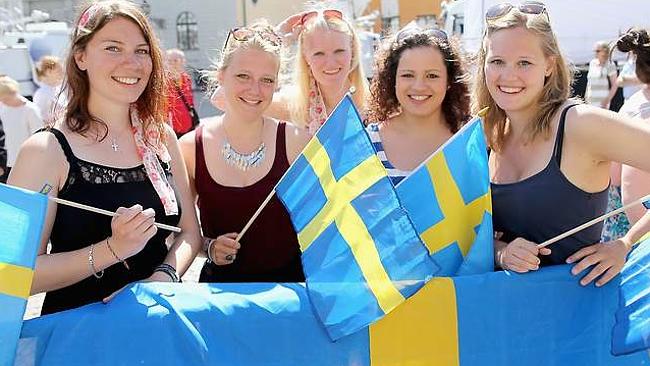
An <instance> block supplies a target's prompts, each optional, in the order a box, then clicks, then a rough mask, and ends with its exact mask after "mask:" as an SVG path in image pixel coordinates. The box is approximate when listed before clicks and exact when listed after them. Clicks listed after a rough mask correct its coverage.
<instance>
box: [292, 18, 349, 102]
mask: <svg viewBox="0 0 650 366" xmlns="http://www.w3.org/2000/svg"><path fill="white" fill-rule="evenodd" d="M302 50H303V55H304V57H305V61H306V62H307V64H308V65H309V68H310V69H311V72H312V74H313V75H314V78H315V79H316V82H318V85H319V87H320V88H321V89H324V88H325V89H327V88H334V89H335V90H338V89H341V88H342V87H345V86H346V82H347V80H348V74H349V73H350V70H351V65H352V37H351V36H350V35H348V34H345V33H343V32H339V31H336V30H332V29H330V30H325V31H321V30H320V29H319V30H317V31H312V32H311V33H308V34H305V35H303V46H302Z"/></svg>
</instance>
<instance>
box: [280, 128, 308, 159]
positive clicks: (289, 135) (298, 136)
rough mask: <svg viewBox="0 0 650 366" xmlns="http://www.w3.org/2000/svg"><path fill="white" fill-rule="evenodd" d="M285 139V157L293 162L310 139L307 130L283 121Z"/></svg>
mask: <svg viewBox="0 0 650 366" xmlns="http://www.w3.org/2000/svg"><path fill="white" fill-rule="evenodd" d="M285 125H286V127H285V131H286V141H287V159H288V160H289V162H290V163H291V162H293V161H294V160H295V159H296V158H297V157H298V154H300V152H301V151H302V149H303V148H304V147H305V145H307V143H308V142H309V140H310V139H311V135H310V134H309V132H308V131H307V130H306V129H304V128H301V127H299V126H296V125H294V124H293V123H290V122H285Z"/></svg>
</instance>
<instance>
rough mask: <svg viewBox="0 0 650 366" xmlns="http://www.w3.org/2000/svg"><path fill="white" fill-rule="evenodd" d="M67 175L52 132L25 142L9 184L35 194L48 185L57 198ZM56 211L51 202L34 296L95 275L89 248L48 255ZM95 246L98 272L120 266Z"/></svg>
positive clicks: (35, 273) (38, 257)
mask: <svg viewBox="0 0 650 366" xmlns="http://www.w3.org/2000/svg"><path fill="white" fill-rule="evenodd" d="M67 172H68V164H67V162H66V160H65V156H64V155H63V151H62V150H61V148H60V146H59V144H58V142H57V141H56V139H55V138H54V136H53V135H52V134H49V133H38V134H36V135H34V136H32V137H30V138H29V139H28V140H27V141H26V142H25V143H24V145H23V147H22V148H21V150H20V152H19V154H18V158H17V160H16V164H15V165H14V167H13V169H12V171H11V175H10V177H9V181H8V183H9V184H10V185H13V186H17V187H22V188H26V189H29V190H32V191H40V190H41V189H42V187H43V185H44V184H46V183H47V184H50V185H51V186H52V191H51V193H50V194H51V195H53V196H55V197H56V196H57V195H58V192H59V189H60V187H62V185H63V180H64V179H65V177H66V176H67ZM56 209H57V205H56V204H54V203H52V202H50V204H49V205H48V208H47V214H46V218H45V224H44V228H43V233H42V235H41V245H40V248H39V250H38V256H37V258H36V268H35V271H34V280H33V282H32V290H31V292H32V293H33V294H35V293H39V292H43V291H51V290H56V289H59V288H62V287H65V286H69V285H72V284H74V283H77V282H79V281H81V280H82V279H84V278H86V277H88V276H90V275H92V270H91V267H90V264H89V262H88V255H89V248H90V247H85V248H82V249H79V250H75V251H72V252H64V253H56V254H47V253H46V248H47V243H48V241H49V237H50V233H51V231H52V226H53V223H54V218H55V216H56ZM95 245H96V247H95V248H94V249H95V250H94V255H93V257H94V262H95V268H96V270H97V271H101V270H102V269H104V268H106V267H109V266H111V265H113V264H115V263H117V260H116V259H115V258H114V257H113V256H112V254H111V253H110V252H109V251H108V248H107V247H105V246H104V245H102V242H99V243H95ZM62 269H65V270H62Z"/></svg>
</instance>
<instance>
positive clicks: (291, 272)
mask: <svg viewBox="0 0 650 366" xmlns="http://www.w3.org/2000/svg"><path fill="white" fill-rule="evenodd" d="M285 127H286V125H285V124H284V123H280V124H279V125H278V129H277V133H276V141H275V157H274V160H273V166H272V167H271V170H270V171H269V173H268V174H267V175H266V176H264V177H263V178H262V179H260V180H259V181H257V182H255V183H253V184H252V185H250V186H247V187H228V186H224V185H221V184H219V183H217V182H215V181H214V180H213V179H212V177H211V176H210V173H209V172H208V168H207V166H206V164H205V155H204V150H203V139H202V136H203V127H202V126H199V127H198V128H197V129H196V159H195V160H196V162H195V170H194V171H195V181H194V185H195V187H196V192H197V194H198V207H199V212H200V217H201V228H202V230H203V235H204V236H206V237H209V238H216V237H218V236H219V235H223V234H226V233H231V232H240V231H241V230H242V229H243V228H244V225H246V223H247V222H248V220H249V219H250V218H251V217H252V216H253V214H254V213H255V211H256V210H257V208H258V207H259V206H260V205H261V204H262V202H263V201H264V199H265V198H266V197H267V196H268V194H269V193H270V192H271V190H273V188H274V187H275V185H276V183H277V182H278V181H279V180H280V178H281V177H282V175H284V172H285V171H286V170H287V169H288V168H289V161H288V160H287V154H286V151H287V149H286V143H285ZM208 153H210V152H208ZM213 153H214V154H217V155H219V154H221V153H220V152H219V151H215V152H213ZM240 244H241V248H240V249H239V251H238V252H237V256H236V258H235V261H234V262H233V263H232V264H228V265H223V266H218V265H215V264H214V263H211V262H209V261H206V263H205V265H204V266H203V269H202V270H201V276H200V278H199V281H200V282H303V281H304V280H305V276H304V274H303V272H302V264H301V261H300V247H299V245H298V238H297V236H296V232H295V231H294V229H293V226H292V224H291V219H290V218H289V214H288V213H287V211H286V209H285V208H284V206H283V205H282V203H281V202H280V201H279V200H278V198H277V196H274V197H273V198H272V199H271V201H270V202H269V203H268V205H267V206H266V207H265V208H264V210H262V213H261V214H260V215H259V216H258V217H257V219H255V221H254V222H253V224H252V225H251V227H250V228H249V229H248V231H246V233H245V234H244V236H243V237H242V240H241V242H240Z"/></svg>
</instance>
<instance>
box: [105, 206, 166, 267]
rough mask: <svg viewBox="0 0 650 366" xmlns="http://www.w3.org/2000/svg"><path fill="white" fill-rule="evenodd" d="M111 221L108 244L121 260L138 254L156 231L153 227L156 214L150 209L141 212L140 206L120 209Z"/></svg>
mask: <svg viewBox="0 0 650 366" xmlns="http://www.w3.org/2000/svg"><path fill="white" fill-rule="evenodd" d="M116 213H117V215H115V217H113V220H111V230H112V235H111V238H110V244H111V247H112V248H113V250H114V251H115V253H116V254H117V256H118V257H120V258H121V259H126V258H129V257H131V256H133V255H135V254H137V253H139V252H140V251H141V250H142V248H144V246H145V245H146V244H147V242H148V241H149V239H151V238H152V237H153V236H154V235H156V232H157V231H158V229H157V228H156V226H155V225H154V220H155V218H156V212H155V211H154V210H153V209H152V208H148V209H146V210H142V206H140V205H134V206H132V207H129V208H124V207H120V208H118V209H117V211H116Z"/></svg>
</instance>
